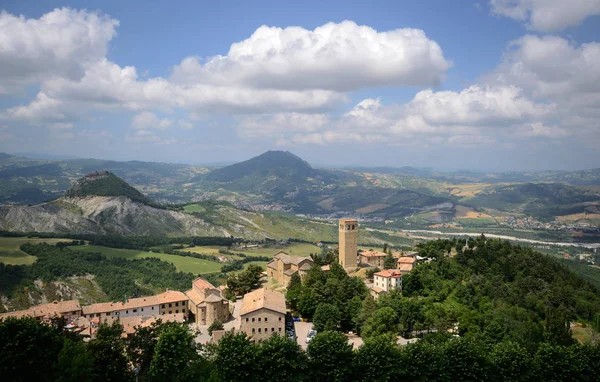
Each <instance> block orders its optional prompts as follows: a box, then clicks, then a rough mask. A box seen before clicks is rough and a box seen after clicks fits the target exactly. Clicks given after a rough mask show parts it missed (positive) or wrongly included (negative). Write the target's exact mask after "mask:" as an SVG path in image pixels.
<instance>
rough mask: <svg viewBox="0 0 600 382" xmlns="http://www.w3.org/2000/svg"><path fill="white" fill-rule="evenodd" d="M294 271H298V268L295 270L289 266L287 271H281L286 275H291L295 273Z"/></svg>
mask: <svg viewBox="0 0 600 382" xmlns="http://www.w3.org/2000/svg"><path fill="white" fill-rule="evenodd" d="M296 272H298V270H297V269H292V268H290V269H288V270H287V271H285V272H283V273H284V274H285V275H287V276H291V275H293V274H294V273H296Z"/></svg>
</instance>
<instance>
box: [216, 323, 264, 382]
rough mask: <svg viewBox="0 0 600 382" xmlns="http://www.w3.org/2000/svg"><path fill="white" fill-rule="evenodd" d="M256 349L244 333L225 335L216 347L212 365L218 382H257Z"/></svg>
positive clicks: (258, 376) (258, 372)
mask: <svg viewBox="0 0 600 382" xmlns="http://www.w3.org/2000/svg"><path fill="white" fill-rule="evenodd" d="M258 364H259V359H258V347H257V345H255V344H253V343H251V342H250V340H249V339H248V337H247V336H246V334H245V333H238V334H233V332H228V333H226V334H225V335H224V336H223V337H222V338H221V340H220V341H219V344H218V345H217V347H216V351H215V356H214V365H215V370H216V377H217V378H218V380H220V381H258V380H260V377H261V376H262V375H261V373H260V371H259V370H258V369H257V366H258Z"/></svg>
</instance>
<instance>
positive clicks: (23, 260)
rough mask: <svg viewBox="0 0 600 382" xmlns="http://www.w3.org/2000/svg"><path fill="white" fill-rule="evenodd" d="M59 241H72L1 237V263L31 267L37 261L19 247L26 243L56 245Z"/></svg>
mask: <svg viewBox="0 0 600 382" xmlns="http://www.w3.org/2000/svg"><path fill="white" fill-rule="evenodd" d="M59 241H71V239H40V238H27V237H0V262H1V263H4V264H11V265H29V264H33V263H34V262H35V260H36V257H35V256H31V255H28V254H26V253H25V252H23V251H21V250H20V249H19V247H20V246H21V245H22V244H25V243H32V244H39V243H48V244H56V243H58V242H59Z"/></svg>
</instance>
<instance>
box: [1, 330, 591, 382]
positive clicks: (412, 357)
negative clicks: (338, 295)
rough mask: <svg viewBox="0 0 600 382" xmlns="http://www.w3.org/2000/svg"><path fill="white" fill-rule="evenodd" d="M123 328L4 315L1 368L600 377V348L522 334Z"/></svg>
mask: <svg viewBox="0 0 600 382" xmlns="http://www.w3.org/2000/svg"><path fill="white" fill-rule="evenodd" d="M121 330H122V326H121V325H120V323H119V322H118V321H117V322H115V323H113V324H112V325H106V324H101V325H100V326H99V328H98V331H97V334H96V338H95V339H92V340H91V341H89V342H84V341H83V340H82V339H81V337H80V336H78V335H75V334H73V333H71V332H68V331H66V330H65V329H64V321H62V320H60V319H54V320H53V322H52V324H51V325H47V324H43V323H40V322H38V321H37V320H35V319H32V318H23V319H15V318H8V319H6V320H4V321H0V342H1V343H2V345H3V346H2V347H0V375H2V377H3V380H6V381H33V380H36V381H42V382H44V381H61V382H68V381H92V382H95V381H133V380H135V377H136V375H137V377H138V378H139V380H140V381H165V380H169V381H174V382H179V381H212V382H219V381H250V382H253V381H257V382H258V381H267V382H270V381H274V382H275V381H316V382H320V381H369V382H371V381H406V380H409V381H448V382H450V381H539V380H543V381H598V380H599V377H598V374H597V370H598V369H597V367H598V365H599V364H600V347H599V346H589V345H571V346H564V345H551V344H542V345H540V346H539V347H538V348H537V349H536V350H535V351H529V350H527V349H526V348H524V347H522V346H521V345H519V344H518V343H516V342H513V341H502V342H499V343H497V344H495V345H490V344H487V343H485V342H480V341H476V340H474V339H473V338H468V337H463V338H455V337H453V336H451V335H448V334H433V335H429V336H426V337H425V338H423V339H422V340H421V341H419V342H416V343H412V344H408V345H405V346H399V345H398V344H397V343H396V339H395V337H393V336H390V335H378V336H374V337H369V338H367V339H366V340H365V342H364V344H363V345H362V346H360V347H359V348H358V349H356V350H354V349H353V346H352V345H351V344H349V343H348V339H347V337H346V336H345V335H343V334H342V333H339V332H336V331H325V332H321V333H318V334H317V335H316V336H315V337H314V338H313V340H312V341H311V342H310V343H309V344H308V348H307V350H306V351H304V350H302V348H301V347H300V346H299V345H298V344H297V343H296V342H294V341H291V340H289V339H288V338H286V337H284V336H279V335H277V334H274V335H273V336H272V337H270V338H269V339H267V340H264V341H260V342H258V343H254V342H252V341H251V340H250V338H248V337H247V336H246V334H244V333H238V334H234V333H232V332H229V333H227V334H226V335H225V336H224V337H223V338H222V339H221V340H220V341H219V342H218V343H217V344H195V343H194V336H195V334H196V333H194V332H192V331H191V330H190V328H189V327H188V326H187V325H185V324H179V323H161V322H158V323H154V324H152V325H151V326H148V327H137V328H136V331H135V333H134V334H133V335H131V336H130V337H129V338H127V339H123V338H121Z"/></svg>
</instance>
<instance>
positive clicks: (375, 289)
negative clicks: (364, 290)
mask: <svg viewBox="0 0 600 382" xmlns="http://www.w3.org/2000/svg"><path fill="white" fill-rule="evenodd" d="M393 289H398V290H402V273H401V272H400V271H398V270H396V269H386V270H383V271H380V272H377V273H374V274H373V286H372V287H371V295H373V297H374V298H376V299H377V298H379V296H380V295H381V294H383V293H388V292H389V291H391V290H393Z"/></svg>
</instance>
